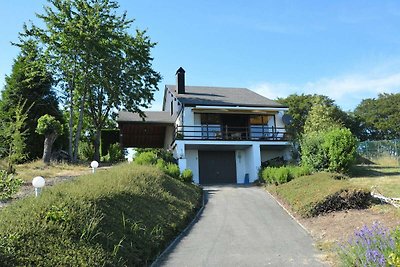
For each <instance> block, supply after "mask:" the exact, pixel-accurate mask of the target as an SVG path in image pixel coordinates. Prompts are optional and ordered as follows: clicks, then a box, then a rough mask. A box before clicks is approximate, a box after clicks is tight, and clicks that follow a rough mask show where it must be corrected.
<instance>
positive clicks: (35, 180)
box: [32, 176, 46, 197]
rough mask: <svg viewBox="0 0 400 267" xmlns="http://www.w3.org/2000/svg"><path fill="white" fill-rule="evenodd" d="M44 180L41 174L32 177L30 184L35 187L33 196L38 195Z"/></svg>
mask: <svg viewBox="0 0 400 267" xmlns="http://www.w3.org/2000/svg"><path fill="white" fill-rule="evenodd" d="M45 183H46V181H45V180H44V178H43V177H42V176H37V177H35V178H33V180H32V185H33V187H34V188H35V196H36V197H38V196H39V195H40V192H41V191H42V187H43V186H44V185H45Z"/></svg>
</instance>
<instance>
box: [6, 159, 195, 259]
mask: <svg viewBox="0 0 400 267" xmlns="http://www.w3.org/2000/svg"><path fill="white" fill-rule="evenodd" d="M200 199H201V190H200V189H199V188H198V187H197V186H195V185H192V184H186V183H182V182H180V181H178V180H176V179H173V178H171V177H169V176H166V175H165V174H164V173H162V172H161V171H160V170H158V169H157V168H156V167H152V166H138V165H136V164H121V165H119V166H115V167H113V168H111V169H109V170H106V171H103V172H98V173H96V174H94V175H92V174H91V175H84V176H80V177H79V178H77V179H76V180H74V181H72V182H64V183H60V184H58V185H55V186H53V187H51V188H45V189H44V191H43V193H42V195H41V196H40V197H39V198H33V197H28V198H25V199H22V200H20V201H16V202H14V203H12V204H11V205H10V206H8V207H5V208H3V209H2V210H0V266H30V265H32V266H66V265H67V266H143V265H148V264H149V263H151V261H152V260H153V259H154V258H155V257H156V256H157V255H158V253H160V251H162V250H163V249H164V248H165V246H166V245H167V244H168V243H169V242H170V240H172V239H173V238H174V237H175V236H176V235H177V234H178V233H179V232H180V231H181V230H182V229H183V228H184V227H185V226H186V224H187V223H188V221H189V220H190V218H192V216H193V215H194V212H195V211H196V209H197V208H198V206H199V203H200Z"/></svg>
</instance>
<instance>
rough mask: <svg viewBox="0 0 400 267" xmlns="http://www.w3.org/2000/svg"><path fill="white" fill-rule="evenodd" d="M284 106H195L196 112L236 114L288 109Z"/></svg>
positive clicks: (263, 112)
mask: <svg viewBox="0 0 400 267" xmlns="http://www.w3.org/2000/svg"><path fill="white" fill-rule="evenodd" d="M288 110H289V108H284V107H229V106H195V107H194V108H193V111H194V112H196V113H231V114H232V113H235V114H265V113H269V112H279V111H288Z"/></svg>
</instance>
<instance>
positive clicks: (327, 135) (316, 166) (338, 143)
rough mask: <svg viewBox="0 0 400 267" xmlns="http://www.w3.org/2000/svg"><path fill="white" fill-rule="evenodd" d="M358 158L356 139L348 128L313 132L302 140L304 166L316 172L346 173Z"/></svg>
mask: <svg viewBox="0 0 400 267" xmlns="http://www.w3.org/2000/svg"><path fill="white" fill-rule="evenodd" d="M355 156H356V139H355V137H354V136H353V135H352V133H351V132H350V130H349V129H347V128H332V129H330V130H329V131H327V132H323V131H322V132H312V133H309V134H306V135H304V136H303V138H302V140H301V160H302V165H304V166H308V167H309V168H311V169H312V170H314V171H323V170H327V171H330V172H339V173H346V172H348V171H349V169H350V167H351V164H352V163H353V162H354V160H355Z"/></svg>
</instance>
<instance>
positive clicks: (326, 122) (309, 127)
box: [304, 97, 342, 134]
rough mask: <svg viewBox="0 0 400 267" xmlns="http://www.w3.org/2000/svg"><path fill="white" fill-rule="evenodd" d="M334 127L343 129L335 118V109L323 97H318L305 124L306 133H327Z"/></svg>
mask: <svg viewBox="0 0 400 267" xmlns="http://www.w3.org/2000/svg"><path fill="white" fill-rule="evenodd" d="M334 127H338V128H340V127H342V124H341V122H340V121H339V120H338V119H337V118H335V107H334V106H332V105H328V104H327V103H326V102H325V101H324V98H323V97H316V98H315V100H314V103H313V106H312V107H311V110H310V112H309V113H308V116H307V119H306V121H305V123H304V133H305V134H308V133H312V132H319V131H327V130H329V129H331V128H334Z"/></svg>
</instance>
